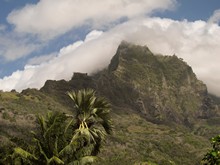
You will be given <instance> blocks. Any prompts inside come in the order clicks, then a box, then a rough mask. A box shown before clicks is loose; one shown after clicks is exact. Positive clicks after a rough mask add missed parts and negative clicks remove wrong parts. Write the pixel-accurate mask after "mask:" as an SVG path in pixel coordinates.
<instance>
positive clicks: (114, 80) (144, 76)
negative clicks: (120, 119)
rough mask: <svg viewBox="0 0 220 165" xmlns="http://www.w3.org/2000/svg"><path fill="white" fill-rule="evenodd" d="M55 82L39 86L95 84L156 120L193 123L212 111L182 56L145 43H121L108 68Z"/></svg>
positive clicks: (46, 88)
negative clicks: (159, 51)
mask: <svg viewBox="0 0 220 165" xmlns="http://www.w3.org/2000/svg"><path fill="white" fill-rule="evenodd" d="M48 83H50V84H51V85H48ZM54 83H55V82H54ZM54 83H52V82H50V81H48V82H47V83H46V84H45V86H44V87H43V88H42V89H41V90H42V91H47V92H48V93H50V92H51V91H53V90H54V88H59V89H62V90H61V91H62V92H63V91H67V90H71V89H80V88H95V89H96V90H97V92H98V93H99V94H101V95H104V96H105V97H107V98H108V99H109V100H110V101H111V102H112V104H115V105H119V106H125V107H126V106H129V107H131V108H132V109H134V110H136V111H139V112H140V113H141V114H143V115H145V116H146V118H147V119H148V120H151V121H153V122H155V123H172V122H175V123H178V124H184V125H187V126H192V125H193V123H194V122H195V120H196V119H198V118H209V117H211V116H212V115H213V114H214V113H215V107H214V106H213V103H212V100H211V99H210V98H209V97H208V94H207V88H206V86H205V84H203V83H202V82H201V81H199V80H198V79H197V78H196V75H195V74H194V73H193V71H192V68H191V67H190V66H188V65H187V64H186V63H185V62H184V61H183V60H182V59H179V58H178V57H177V56H175V55H173V56H162V55H154V54H153V53H152V52H151V51H150V50H149V49H148V48H147V47H146V46H144V47H142V46H137V45H133V44H130V43H127V42H122V43H121V45H120V46H119V48H118V50H117V53H116V54H115V56H114V57H113V58H112V60H111V63H110V64H109V67H108V69H106V70H104V71H101V72H99V73H97V74H96V75H93V76H88V75H87V74H80V73H76V74H74V76H73V78H72V79H71V80H70V81H69V82H66V83H65V82H64V81H59V82H57V83H58V84H57V83H55V84H57V85H55V86H54ZM59 84H60V85H59ZM52 86H53V87H52ZM59 89H56V91H57V90H58V91H60V90H59Z"/></svg>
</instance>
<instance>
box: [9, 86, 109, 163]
mask: <svg viewBox="0 0 220 165" xmlns="http://www.w3.org/2000/svg"><path fill="white" fill-rule="evenodd" d="M68 95H69V96H70V98H71V99H72V100H73V102H74V110H75V111H76V113H75V115H66V114H63V113H58V112H53V113H52V112H49V113H48V114H47V116H46V117H43V116H41V115H39V116H38V117H37V131H36V132H32V136H33V144H31V145H29V146H28V147H27V148H26V149H22V148H20V147H17V148H15V149H14V153H13V154H12V155H10V156H8V157H7V159H6V162H7V163H10V164H87V163H91V162H94V161H95V160H96V159H97V157H96V155H97V154H98V152H99V151H100V147H101V144H102V142H103V141H104V140H105V137H106V135H107V134H109V133H111V131H112V123H111V120H110V117H109V111H110V106H109V104H108V103H107V101H106V100H105V99H103V98H98V97H96V96H95V91H94V90H79V91H73V92H68Z"/></svg>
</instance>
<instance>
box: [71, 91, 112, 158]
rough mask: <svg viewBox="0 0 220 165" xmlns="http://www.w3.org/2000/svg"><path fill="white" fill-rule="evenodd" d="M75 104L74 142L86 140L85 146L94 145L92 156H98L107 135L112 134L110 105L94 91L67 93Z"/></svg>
mask: <svg viewBox="0 0 220 165" xmlns="http://www.w3.org/2000/svg"><path fill="white" fill-rule="evenodd" d="M67 94H68V95H69V97H70V98H71V99H72V101H73V103H74V110H75V120H76V123H75V127H76V128H77V129H76V130H75V132H74V136H73V138H72V141H74V140H76V139H79V138H80V139H82V137H83V139H84V141H83V143H82V144H83V145H87V143H88V144H90V145H92V146H93V147H92V150H91V154H92V155H97V154H98V152H99V150H100V146H101V144H102V141H103V140H104V139H105V136H106V134H111V133H112V129H113V126H112V122H111V120H110V114H109V113H110V104H109V103H108V102H107V101H106V99H104V98H102V97H96V95H95V91H94V90H93V89H82V90H79V91H72V92H67Z"/></svg>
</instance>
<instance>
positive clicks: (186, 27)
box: [0, 18, 220, 96]
mask: <svg viewBox="0 0 220 165" xmlns="http://www.w3.org/2000/svg"><path fill="white" fill-rule="evenodd" d="M89 36H93V37H92V38H91V39H89V40H87V39H88V38H90V37H89ZM219 36H220V27H219V26H218V25H217V24H211V25H210V24H209V23H207V22H204V21H195V22H188V21H186V20H184V21H174V20H171V19H161V18H141V19H138V20H137V19H135V20H131V21H129V22H126V23H123V24H120V25H118V26H116V27H115V28H113V29H111V30H109V31H107V32H99V31H93V32H91V33H90V34H88V35H87V39H85V41H78V42H75V43H73V44H70V45H69V46H67V47H65V48H62V49H61V50H60V52H59V53H58V54H57V56H56V58H53V59H52V60H50V61H48V62H47V63H43V64H40V65H29V66H28V67H26V68H25V69H24V70H23V71H17V72H15V73H13V74H12V75H11V76H9V77H5V78H4V79H2V80H0V86H1V88H2V89H5V90H11V89H13V88H15V89H17V90H22V89H24V88H27V87H35V88H40V87H42V86H43V84H44V82H45V81H46V80H47V79H53V80H54V79H66V80H69V79H70V78H71V76H72V73H73V72H78V71H79V72H88V73H93V72H96V71H98V70H101V69H103V68H104V67H107V65H108V64H109V63H110V60H111V58H112V56H113V55H114V54H115V52H116V49H117V47H118V45H119V44H120V42H121V41H122V40H127V41H129V42H133V43H136V44H140V45H147V46H148V47H149V48H150V49H151V50H152V51H153V52H154V53H160V54H166V55H173V54H176V55H177V56H179V57H181V58H183V59H184V60H185V61H186V62H187V63H188V64H189V65H191V66H192V68H193V70H194V72H195V73H196V74H197V76H198V78H199V79H201V80H203V81H204V82H205V83H206V84H207V85H208V90H209V91H210V92H212V93H214V94H216V95H218V96H220V88H219V87H218V84H219V83H220V77H218V75H219V74H220V67H219V64H218V63H219V61H220V56H219V52H220V47H219V44H218V43H220V37H219Z"/></svg>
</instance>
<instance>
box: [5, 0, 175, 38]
mask: <svg viewBox="0 0 220 165" xmlns="http://www.w3.org/2000/svg"><path fill="white" fill-rule="evenodd" d="M175 3H176V1H175V0H163V1H161V0H153V1H149V0H138V1H134V0H105V1H103V0H92V1H91V0H80V1H79V0H56V1H54V0H40V1H39V2H38V3H37V4H28V5H26V6H25V7H23V8H22V9H18V10H14V11H12V12H11V13H10V14H9V16H8V18H7V20H8V22H9V23H11V24H14V25H15V29H16V31H18V32H25V33H32V34H37V35H39V36H40V37H41V38H43V39H51V38H53V37H55V36H58V35H61V34H64V33H65V32H67V31H69V30H71V29H72V28H76V27H80V26H82V25H85V24H88V23H89V24H92V25H96V26H97V25H104V24H105V25H106V23H111V22H112V21H113V22H114V21H116V20H118V19H120V18H122V17H127V18H129V19H130V18H134V17H138V16H143V15H144V14H150V13H152V12H153V11H155V10H166V9H172V8H174V6H175Z"/></svg>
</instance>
